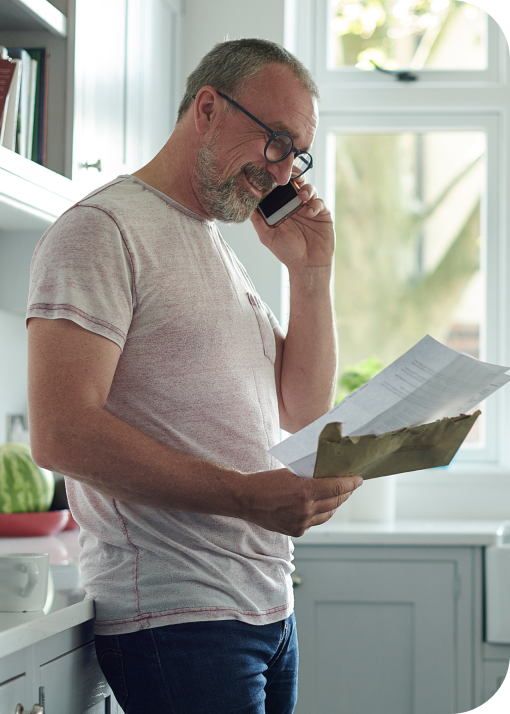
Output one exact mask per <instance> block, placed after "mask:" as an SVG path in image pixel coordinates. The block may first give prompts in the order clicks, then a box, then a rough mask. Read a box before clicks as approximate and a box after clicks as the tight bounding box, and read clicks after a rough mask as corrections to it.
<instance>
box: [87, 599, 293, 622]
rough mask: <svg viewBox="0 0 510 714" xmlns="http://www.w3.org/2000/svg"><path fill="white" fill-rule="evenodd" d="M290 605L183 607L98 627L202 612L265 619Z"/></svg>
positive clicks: (149, 613) (127, 618)
mask: <svg viewBox="0 0 510 714" xmlns="http://www.w3.org/2000/svg"><path fill="white" fill-rule="evenodd" d="M289 606H290V603H286V604H285V605H279V606H278V607H273V608H271V609H270V610H264V611H263V612H252V611H251V610H239V609H238V608H236V607H213V606H211V607H181V608H178V609H176V610H163V611H162V612H146V613H144V614H143V615H142V614H140V615H138V616H137V617H124V618H121V619H119V620H97V621H96V625H97V626H98V627H103V626H104V625H110V624H117V625H120V624H124V623H128V622H143V621H144V620H151V619H155V618H158V617H168V616H169V615H184V614H187V613H200V612H236V613H238V614H239V615H244V616H245V617H265V616H266V615H272V614H273V613H276V612H281V611H282V610H287V608H288V607H289Z"/></svg>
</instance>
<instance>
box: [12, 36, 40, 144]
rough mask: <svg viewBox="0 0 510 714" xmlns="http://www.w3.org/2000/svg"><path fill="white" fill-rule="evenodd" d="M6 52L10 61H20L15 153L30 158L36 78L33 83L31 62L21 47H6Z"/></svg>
mask: <svg viewBox="0 0 510 714" xmlns="http://www.w3.org/2000/svg"><path fill="white" fill-rule="evenodd" d="M7 52H8V53H9V57H10V58H11V59H13V60H20V61H21V86H20V94H19V107H18V126H17V135H16V148H15V151H16V152H17V153H18V154H20V155H21V156H24V157H25V158H32V143H31V136H33V121H34V109H35V89H36V86H37V76H36V77H35V80H36V81H35V82H34V81H33V77H32V72H33V67H32V62H33V60H32V58H31V57H30V55H29V54H28V52H27V51H26V50H24V49H23V48H21V47H8V48H7ZM35 70H36V71H37V67H35ZM30 125H32V126H30Z"/></svg>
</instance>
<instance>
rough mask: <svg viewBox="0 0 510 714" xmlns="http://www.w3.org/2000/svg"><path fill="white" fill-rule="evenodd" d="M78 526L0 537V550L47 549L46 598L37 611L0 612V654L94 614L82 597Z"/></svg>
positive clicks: (19, 648)
mask: <svg viewBox="0 0 510 714" xmlns="http://www.w3.org/2000/svg"><path fill="white" fill-rule="evenodd" d="M78 533H79V531H78V530H72V531H63V532H62V533H59V534H58V535H54V536H47V537H40V538H0V553H49V554H50V574H51V577H50V579H49V583H48V598H47V600H46V604H45V607H44V610H40V611H38V612H0V657H5V656H7V655H10V654H13V653H14V652H18V651H19V650H22V649H24V648H25V647H29V646H30V645H34V644H36V643H37V642H40V641H41V640H44V639H46V638H47V637H51V636H52V635H55V634H58V633H59V632H63V631H64V630H67V629H69V628H71V627H74V626H75V625H80V624H81V623H83V622H87V621H88V620H90V619H92V618H93V617H94V603H93V601H92V600H91V599H86V598H85V591H84V590H83V587H82V584H81V577H80V570H79V563H78V555H79V552H80V547H79V545H78Z"/></svg>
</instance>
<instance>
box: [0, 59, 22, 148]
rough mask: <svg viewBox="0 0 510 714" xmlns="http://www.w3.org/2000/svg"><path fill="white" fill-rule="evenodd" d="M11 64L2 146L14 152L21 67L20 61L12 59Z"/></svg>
mask: <svg viewBox="0 0 510 714" xmlns="http://www.w3.org/2000/svg"><path fill="white" fill-rule="evenodd" d="M12 62H13V63H14V74H13V75H12V79H11V86H10V88H9V101H8V102H7V109H6V111H5V126H4V135H3V138H2V146H5V148H6V149H10V150H11V151H15V149H16V134H17V133H18V109H19V95H20V88H21V71H22V67H21V60H19V59H13V60H12Z"/></svg>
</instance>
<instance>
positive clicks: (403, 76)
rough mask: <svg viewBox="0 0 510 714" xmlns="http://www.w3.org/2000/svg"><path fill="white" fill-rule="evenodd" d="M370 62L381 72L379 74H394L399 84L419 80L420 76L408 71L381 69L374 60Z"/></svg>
mask: <svg viewBox="0 0 510 714" xmlns="http://www.w3.org/2000/svg"><path fill="white" fill-rule="evenodd" d="M370 62H371V63H372V64H373V65H374V67H375V68H376V69H377V70H379V72H384V73H385V74H392V75H393V76H394V77H395V79H396V80H397V82H416V80H417V79H418V75H416V74H413V73H412V72H409V71H408V70H407V69H404V70H400V69H384V67H380V66H379V65H378V64H377V63H376V62H374V60H370Z"/></svg>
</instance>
